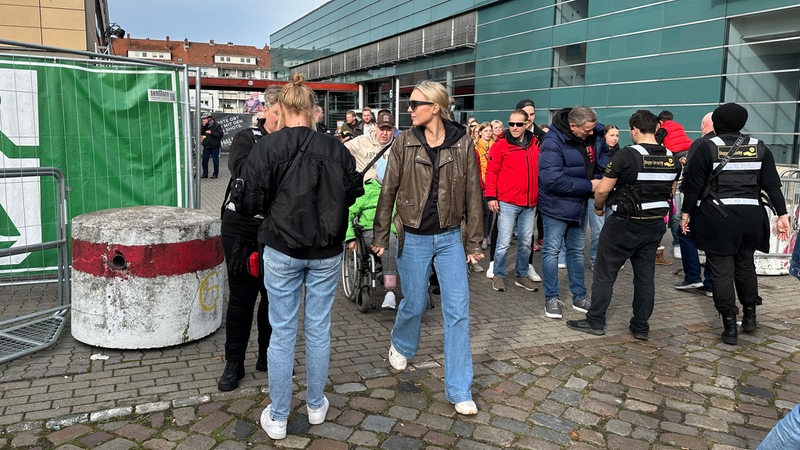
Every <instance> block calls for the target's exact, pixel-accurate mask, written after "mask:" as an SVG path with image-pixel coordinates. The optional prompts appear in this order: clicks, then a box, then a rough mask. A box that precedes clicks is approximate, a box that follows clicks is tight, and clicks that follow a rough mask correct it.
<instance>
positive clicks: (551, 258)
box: [539, 106, 608, 319]
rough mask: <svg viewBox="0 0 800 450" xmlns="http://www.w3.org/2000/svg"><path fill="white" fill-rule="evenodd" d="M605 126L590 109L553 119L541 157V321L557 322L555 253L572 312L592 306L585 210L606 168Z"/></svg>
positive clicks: (572, 110) (569, 111)
mask: <svg viewBox="0 0 800 450" xmlns="http://www.w3.org/2000/svg"><path fill="white" fill-rule="evenodd" d="M602 136H603V125H602V124H600V123H598V122H597V114H596V113H595V112H594V110H593V109H592V108H589V107H588V106H576V107H574V108H564V109H562V110H560V111H558V112H557V113H556V114H555V116H554V117H553V123H552V125H551V126H550V131H548V132H547V134H545V135H544V139H543V140H542V147H541V151H540V153H539V210H540V211H541V213H542V220H543V222H544V247H543V248H542V285H543V287H544V296H545V315H546V316H547V317H550V318H551V319H560V318H561V308H562V306H563V305H564V303H563V302H562V301H561V298H560V297H559V290H560V288H559V284H558V252H559V251H560V250H561V245H562V243H563V245H565V246H566V251H567V277H568V280H569V290H570V293H571V294H572V308H573V309H575V310H577V311H581V312H586V311H587V310H588V309H589V305H590V304H591V301H590V300H589V299H588V298H587V297H586V286H585V285H584V274H583V272H584V260H583V259H584V257H583V253H584V246H585V241H586V205H587V200H588V199H589V197H591V196H592V192H594V189H595V187H597V185H598V184H599V183H600V178H601V177H602V170H601V167H605V166H606V165H607V164H608V146H607V145H606V142H605V139H603V138H602Z"/></svg>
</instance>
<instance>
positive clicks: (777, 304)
mask: <svg viewBox="0 0 800 450" xmlns="http://www.w3.org/2000/svg"><path fill="white" fill-rule="evenodd" d="M224 161H225V160H224V159H223V164H224ZM221 175H223V176H222V177H221V178H220V179H219V180H203V183H204V184H203V193H204V198H203V204H204V207H205V208H208V210H210V211H213V210H214V209H215V208H216V204H218V202H219V198H220V197H221V195H222V192H224V188H225V181H223V180H225V175H224V174H221ZM206 194H208V195H206ZM665 242H666V243H667V244H669V235H667V236H666V237H665ZM677 263H678V261H676V264H675V265H673V266H658V267H657V269H656V285H657V294H656V308H655V312H654V314H653V317H652V319H651V333H650V340H649V341H637V340H634V339H633V338H632V337H631V336H630V333H629V332H628V330H627V321H628V319H629V317H630V299H631V297H632V273H631V272H632V271H631V270H629V269H627V268H626V270H623V271H622V272H621V273H620V279H619V280H618V282H617V286H616V290H615V301H614V302H613V303H612V307H611V309H610V310H609V315H608V320H609V323H608V327H607V335H606V336H603V337H592V338H588V339H587V335H585V334H582V333H577V332H573V331H571V330H568V329H567V328H566V327H565V326H564V320H566V319H575V318H580V317H581V316H582V314H580V313H578V312H577V311H573V310H571V309H569V310H565V312H564V315H565V317H564V320H552V319H547V318H546V317H545V316H544V310H543V309H544V299H543V296H542V293H541V292H537V293H529V292H527V291H524V290H522V289H518V288H515V287H514V286H512V287H511V288H510V289H509V290H507V291H506V292H504V293H497V292H494V291H492V290H491V286H490V280H488V279H486V278H485V277H484V276H482V274H476V275H474V276H472V277H471V279H470V289H471V295H472V308H471V321H472V346H473V353H474V362H475V366H474V371H475V385H474V388H473V395H474V398H475V400H476V403H477V405H478V408H479V410H480V413H479V414H478V415H477V416H473V417H462V416H457V415H456V414H455V413H454V411H453V407H452V405H450V404H448V403H447V402H446V401H445V399H444V393H443V383H442V377H443V372H444V371H443V368H442V361H443V355H442V319H441V313H440V311H441V310H440V309H438V308H436V309H434V310H432V311H428V312H427V313H426V316H425V319H424V322H423V323H424V326H423V331H422V340H421V343H420V350H419V353H418V354H417V356H416V357H415V358H414V359H412V360H411V364H410V365H409V367H410V368H409V370H406V371H405V372H402V373H397V372H394V371H392V370H390V368H389V364H388V362H387V361H386V354H387V347H388V336H389V330H390V329H391V326H392V323H393V317H394V316H393V313H391V312H386V311H374V312H370V313H367V314H361V313H359V312H357V311H356V309H355V306H354V305H353V304H352V303H351V302H349V301H348V300H346V299H344V297H342V296H341V295H340V296H339V297H338V298H337V300H336V302H335V304H334V308H333V311H332V338H331V369H330V384H329V385H328V386H327V389H326V395H327V396H328V398H329V399H330V402H331V409H330V411H329V413H328V417H327V421H326V422H325V423H324V424H322V425H315V426H310V425H309V424H308V421H307V417H306V415H305V403H304V401H303V394H302V392H303V387H304V382H305V365H304V353H303V345H304V342H303V340H302V337H301V338H300V339H298V346H297V360H296V376H295V378H294V381H295V388H296V389H295V395H294V402H293V409H294V413H293V415H292V416H291V417H290V424H289V436H288V437H287V438H286V439H284V440H282V441H272V440H271V439H269V438H268V437H267V436H266V434H265V433H264V432H263V431H262V430H261V428H260V427H259V426H258V417H259V414H260V413H261V410H262V409H263V407H264V406H265V405H266V404H268V403H269V398H268V393H267V379H266V375H265V374H264V373H263V372H256V371H255V369H254V365H255V353H254V350H253V349H254V348H255V345H251V351H250V352H249V354H248V357H249V360H248V361H247V362H246V365H245V368H246V371H247V374H246V376H245V378H244V379H243V380H242V383H241V385H240V388H239V389H237V390H235V391H233V392H229V393H220V392H219V391H217V389H216V380H217V377H218V376H219V375H220V373H221V371H222V368H223V366H224V362H223V361H222V356H223V354H224V351H223V344H224V339H225V336H224V329H220V330H219V331H217V332H216V333H214V334H213V335H211V336H209V337H207V338H205V339H202V340H199V341H195V342H191V343H188V344H185V345H181V346H176V347H169V348H163V349H153V350H135V351H131V350H124V351H120V350H110V349H100V348H95V347H91V346H87V345H85V344H82V343H80V342H77V341H76V340H74V339H73V338H72V337H71V335H70V332H69V327H67V329H66V330H65V332H64V334H63V335H62V337H61V338H60V339H59V341H58V343H57V344H56V345H55V346H54V347H53V348H52V349H48V350H45V351H41V352H38V353H35V354H33V355H30V356H26V357H22V358H19V359H17V360H14V361H11V362H8V363H5V364H0V448H43V449H49V448H58V449H76V448H101V449H128V448H149V449H211V448H219V449H249V448H259V449H260V448H273V447H281V448H314V449H337V448H384V449H406V448H407V449H417V448H427V449H437V448H459V449H484V448H535V449H558V448H576V449H589V448H613V449H639V448H642V449H648V448H649V449H677V448H686V449H701V448H702V449H716V450H722V449H736V448H755V447H756V446H757V445H758V443H759V442H760V441H761V439H763V437H764V435H766V433H767V431H768V430H769V429H770V428H771V427H772V426H773V425H774V423H775V422H776V421H777V420H778V419H779V418H780V417H781V416H782V415H783V414H785V413H786V412H787V411H788V410H789V409H790V408H791V407H792V406H793V405H795V404H796V403H798V402H800V371H798V367H800V329H798V328H797V326H796V324H797V322H798V319H799V318H800V303H798V302H797V300H798V298H799V297H800V296H798V294H797V287H798V284H797V281H796V280H794V279H793V278H791V277H787V276H785V277H760V278H759V282H760V287H761V295H762V297H764V299H765V304H764V306H763V307H760V308H759V326H760V328H759V330H758V331H757V332H756V333H754V334H752V335H740V340H739V345H737V346H728V345H724V344H722V343H721V342H720V339H719V333H720V332H721V329H722V327H721V321H720V320H719V318H718V317H717V316H716V313H715V311H714V309H713V304H712V302H711V299H709V298H707V297H705V296H702V295H697V294H694V293H691V292H684V291H676V290H675V289H673V288H672V283H673V282H674V281H676V280H677V279H678V275H676V274H675V270H676V269H677V268H678V266H679V264H677ZM535 265H536V266H537V268H538V267H539V261H537V262H536V263H535ZM560 272H562V273H561V278H562V287H565V286H566V274H565V273H563V272H564V271H560ZM586 275H587V287H589V286H590V285H591V282H590V277H591V272H589V271H587V272H586ZM53 292H54V287H53V286H52V285H45V286H41V285H39V286H31V285H28V286H15V287H2V288H0V319H6V318H9V317H14V316H16V315H19V314H22V313H25V312H29V311H32V310H36V309H43V307H45V306H53V305H52V302H53V300H52V298H53ZM48 302H49V303H48ZM253 337H255V330H254V332H253ZM106 357H107V359H105V358H106Z"/></svg>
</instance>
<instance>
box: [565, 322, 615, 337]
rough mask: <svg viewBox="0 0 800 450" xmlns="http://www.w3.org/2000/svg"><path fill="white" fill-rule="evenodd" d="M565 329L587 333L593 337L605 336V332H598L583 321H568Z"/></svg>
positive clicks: (600, 330) (601, 330)
mask: <svg viewBox="0 0 800 450" xmlns="http://www.w3.org/2000/svg"><path fill="white" fill-rule="evenodd" d="M567 328H569V329H570V330H575V331H580V332H582V333H589V334H593V335H595V336H602V335H604V334H606V330H604V329H602V328H600V329H599V330H598V329H596V328H592V326H591V325H589V322H587V321H585V320H568V321H567Z"/></svg>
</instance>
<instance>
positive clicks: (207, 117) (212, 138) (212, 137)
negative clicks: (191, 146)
mask: <svg viewBox="0 0 800 450" xmlns="http://www.w3.org/2000/svg"><path fill="white" fill-rule="evenodd" d="M200 124H201V125H202V128H201V129H200V136H201V139H202V140H203V174H202V175H201V176H200V178H208V160H209V159H211V160H212V161H213V163H214V173H213V174H211V178H217V176H218V175H219V148H220V146H221V141H222V136H223V134H224V133H223V132H222V126H221V125H220V124H218V123H217V121H216V120H214V118H213V117H211V113H203V115H202V116H200Z"/></svg>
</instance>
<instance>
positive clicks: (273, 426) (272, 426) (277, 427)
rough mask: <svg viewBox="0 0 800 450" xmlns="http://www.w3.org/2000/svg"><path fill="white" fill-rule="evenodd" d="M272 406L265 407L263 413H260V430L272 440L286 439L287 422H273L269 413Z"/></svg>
mask: <svg viewBox="0 0 800 450" xmlns="http://www.w3.org/2000/svg"><path fill="white" fill-rule="evenodd" d="M270 406H272V405H267V407H266V408H264V411H261V421H260V422H261V428H263V429H264V431H266V432H267V436H269V437H270V438H272V439H283V438H285V437H286V425H287V424H288V423H289V421H288V420H275V419H273V418H272V414H270V412H269V408H270Z"/></svg>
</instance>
